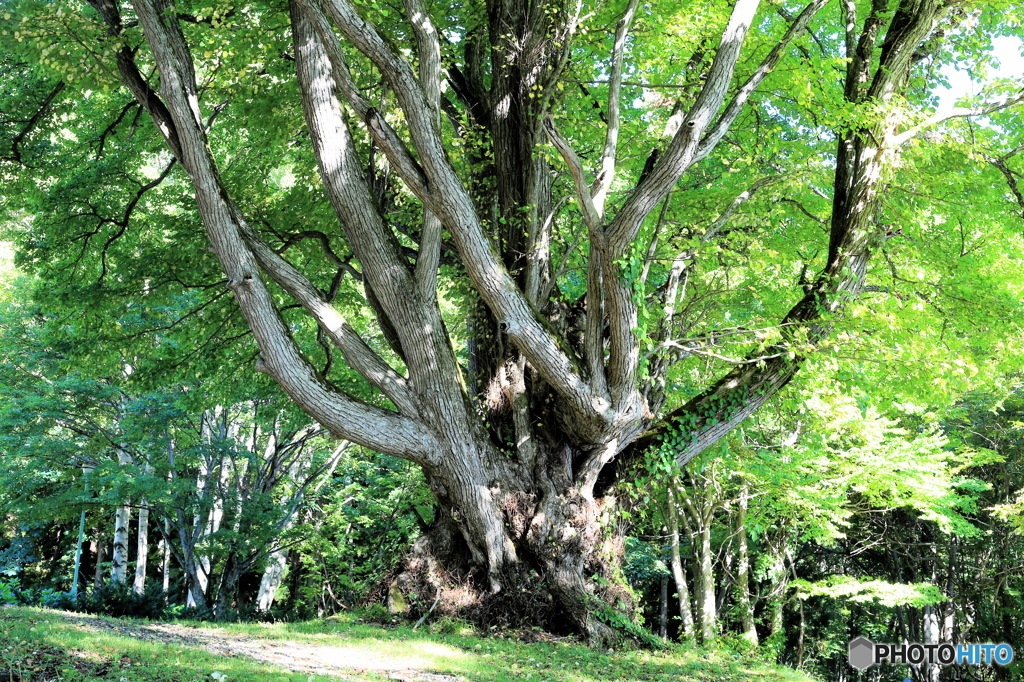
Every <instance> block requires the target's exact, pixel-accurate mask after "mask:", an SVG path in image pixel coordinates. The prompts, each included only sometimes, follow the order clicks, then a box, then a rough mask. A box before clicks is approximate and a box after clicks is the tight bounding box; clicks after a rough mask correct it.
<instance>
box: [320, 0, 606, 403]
mask: <svg viewBox="0 0 1024 682" xmlns="http://www.w3.org/2000/svg"><path fill="white" fill-rule="evenodd" d="M322 2H323V5H324V6H325V9H326V10H327V13H328V14H330V16H331V18H332V19H333V20H334V23H335V25H336V26H337V28H338V30H339V31H340V32H341V33H342V34H343V35H344V36H345V38H346V39H347V40H348V41H349V43H351V44H352V45H353V46H354V47H355V48H356V49H358V50H359V51H360V52H362V53H363V54H364V55H366V56H367V57H368V58H369V59H370V60H371V61H372V62H373V63H374V65H375V66H376V67H377V68H378V69H379V70H380V71H381V73H382V74H383V76H384V78H385V79H386V80H387V82H388V85H389V86H390V87H391V89H392V90H393V91H394V93H395V95H396V97H397V99H398V102H399V106H400V107H401V108H402V111H403V112H404V113H405V116H406V121H407V123H408V126H409V133H410V136H411V138H412V141H413V144H414V146H415V148H416V151H417V155H418V158H419V161H420V164H421V165H422V166H423V169H424V172H425V174H426V177H427V181H428V183H429V187H430V196H428V197H423V198H421V199H423V201H424V203H425V204H426V205H427V207H428V208H429V209H430V210H431V211H432V212H433V213H434V214H435V215H436V216H438V217H439V218H440V219H441V222H442V224H443V225H444V226H445V227H446V228H447V229H448V231H449V232H450V233H451V235H452V239H453V241H454V243H455V247H456V250H457V251H458V252H459V255H460V256H461V257H462V261H463V264H464V265H465V267H466V271H467V274H468V275H469V277H470V279H471V281H472V282H473V285H474V287H475V288H476V289H477V291H478V292H479V293H480V295H481V297H482V298H483V299H484V301H485V302H486V303H487V305H488V306H489V307H490V309H491V311H492V312H493V314H494V316H495V317H496V318H497V319H498V320H499V321H500V325H501V330H502V332H504V333H505V334H507V335H508V337H509V338H510V339H511V340H512V341H513V342H514V343H515V344H516V346H517V347H518V348H519V350H520V351H521V352H522V353H523V354H524V355H526V357H527V359H528V360H529V362H530V364H531V365H532V366H533V367H534V368H535V369H536V370H537V371H538V372H540V374H541V375H542V376H543V377H544V378H545V379H546V380H547V381H548V382H549V383H550V384H551V386H552V387H553V388H554V389H555V390H556V391H557V392H558V393H559V395H561V396H562V397H563V398H564V399H565V400H566V401H567V403H568V404H569V405H571V406H572V408H573V410H574V411H576V412H577V413H578V414H580V415H583V416H585V417H591V418H592V417H595V416H598V415H605V414H607V413H608V410H609V408H610V406H609V405H607V403H606V401H603V399H602V398H599V397H594V396H592V391H591V389H590V387H589V386H588V385H587V383H586V382H585V381H584V380H583V378H582V377H581V376H580V374H579V371H578V370H577V368H576V367H575V366H574V365H573V361H572V359H571V358H570V356H569V355H568V354H567V353H566V352H565V351H563V350H562V348H561V346H560V344H559V342H558V340H557V339H556V338H555V337H554V335H553V334H552V333H551V332H550V331H548V329H547V328H546V327H545V326H544V325H543V324H542V323H541V321H540V320H539V319H538V316H537V313H536V311H535V310H534V309H533V308H532V306H530V304H529V302H528V301H527V300H526V297H525V296H524V295H523V293H522V292H521V291H520V290H519V288H518V287H517V286H516V284H515V282H514V281H513V279H512V278H511V276H510V275H509V273H508V271H507V270H506V269H505V266H504V265H503V264H502V262H501V260H500V259H499V258H498V256H497V254H496V253H495V252H494V249H493V247H492V245H491V242H490V240H489V239H488V237H487V236H486V234H485V233H484V230H483V226H482V224H481V222H480V219H479V217H478V216H477V214H476V210H475V207H474V205H473V201H472V200H471V198H470V196H469V193H468V192H467V190H466V188H465V187H464V186H463V184H462V182H461V180H460V178H459V177H458V174H457V173H456V172H455V169H454V168H453V167H452V165H451V163H450V161H449V159H448V155H447V153H446V151H445V149H444V146H443V144H442V141H441V134H440V129H439V128H438V126H437V122H436V116H435V110H433V109H431V108H430V107H429V105H428V104H427V101H426V99H425V95H424V93H423V89H422V88H421V87H420V84H419V82H418V81H417V79H416V77H415V76H414V75H413V73H412V70H411V68H410V67H409V65H408V63H406V61H405V60H404V59H403V58H402V57H401V55H399V54H397V53H396V52H395V51H394V50H393V49H392V47H391V46H390V45H389V44H388V43H387V42H386V41H385V40H384V39H383V38H382V37H381V36H380V35H379V34H378V33H377V31H376V29H375V28H374V27H373V26H371V25H370V24H369V23H367V22H366V21H365V20H364V19H363V18H362V17H361V16H360V15H359V14H358V12H357V11H356V10H355V7H353V5H352V4H351V3H350V2H349V1H348V0H322Z"/></svg>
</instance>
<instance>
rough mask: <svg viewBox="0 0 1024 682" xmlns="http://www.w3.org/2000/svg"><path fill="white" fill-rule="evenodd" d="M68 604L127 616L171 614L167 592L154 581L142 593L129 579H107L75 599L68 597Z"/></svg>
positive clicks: (149, 616) (103, 612)
mask: <svg viewBox="0 0 1024 682" xmlns="http://www.w3.org/2000/svg"><path fill="white" fill-rule="evenodd" d="M68 602H69V604H68V605H67V606H65V608H67V609H69V610H71V611H81V612H83V613H93V614H98V615H104V616H115V617H121V616H128V617H131V618H149V619H154V620H155V619H161V618H166V617H167V616H168V615H170V614H169V609H168V607H167V594H166V593H165V592H164V591H163V589H162V588H161V587H159V586H158V585H151V586H150V587H148V588H146V590H145V591H144V592H143V593H142V594H136V593H135V589H134V588H133V587H132V586H131V585H130V584H129V583H127V582H124V583H104V584H103V585H100V586H99V587H97V588H94V589H92V590H90V591H89V592H86V593H84V594H79V595H78V599H77V600H75V601H71V600H70V599H69V600H68Z"/></svg>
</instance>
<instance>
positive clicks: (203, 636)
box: [61, 612, 466, 682]
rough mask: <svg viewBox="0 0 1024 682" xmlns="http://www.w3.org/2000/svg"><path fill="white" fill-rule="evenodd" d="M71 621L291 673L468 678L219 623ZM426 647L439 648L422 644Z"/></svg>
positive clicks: (440, 681) (409, 680)
mask: <svg viewBox="0 0 1024 682" xmlns="http://www.w3.org/2000/svg"><path fill="white" fill-rule="evenodd" d="M61 615H62V616H63V617H64V618H65V619H66V620H67V621H68V622H69V623H72V624H74V625H76V626H77V627H80V628H83V629H86V630H90V631H93V632H97V631H106V632H116V633H117V634H119V635H123V636H125V637H131V638H132V639H141V640H146V641H152V642H161V643H163V644H176V645H184V646H193V647H202V648H204V649H206V650H207V651H209V652H210V653H212V654H215V655H217V656H230V657H237V656H244V657H246V658H250V659H252V660H254V661H259V662H260V663H265V664H268V665H273V666H276V667H279V668H284V669H286V670H291V671H293V672H299V673H307V674H316V675H331V676H334V677H341V678H351V677H353V676H354V675H357V674H359V673H371V672H372V673H376V674H378V675H384V676H386V677H388V678H390V679H393V680H402V681H403V682H421V681H422V682H466V681H465V678H460V677H456V676H453V675H447V674H441V673H432V672H429V671H427V670H424V669H423V668H425V667H429V666H430V661H429V659H427V658H424V657H419V656H416V655H411V656H402V657H394V656H383V655H379V654H375V653H373V652H372V651H368V650H367V649H366V647H365V646H327V645H313V644H309V643H308V642H294V641H287V640H279V639H260V638H258V637H252V636H249V635H239V634H234V633H230V632H226V631H225V630H223V629H221V628H196V627H188V626H185V625H179V624H176V623H133V622H125V621H109V620H103V619H100V618H92V617H89V616H86V615H83V614H80V613H71V612H64V613H62V614H61ZM423 644H424V646H425V647H428V649H427V650H426V651H427V653H434V654H438V653H446V652H442V651H434V652H430V651H429V647H430V646H435V647H438V648H440V647H442V646H443V645H431V643H429V642H424V643H423Z"/></svg>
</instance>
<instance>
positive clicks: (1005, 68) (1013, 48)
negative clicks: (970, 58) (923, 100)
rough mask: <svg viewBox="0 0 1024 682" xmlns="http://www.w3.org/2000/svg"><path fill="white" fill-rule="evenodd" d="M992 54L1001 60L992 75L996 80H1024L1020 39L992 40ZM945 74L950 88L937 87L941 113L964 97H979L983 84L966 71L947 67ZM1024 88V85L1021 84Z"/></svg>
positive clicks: (1004, 37)
mask: <svg viewBox="0 0 1024 682" xmlns="http://www.w3.org/2000/svg"><path fill="white" fill-rule="evenodd" d="M992 52H993V54H994V55H995V56H996V58H997V59H998V60H999V68H998V69H995V70H994V71H993V73H992V74H991V75H992V76H993V77H995V78H1016V79H1018V80H1021V79H1024V43H1022V42H1021V40H1020V38H1015V37H1009V36H1002V37H997V38H994V39H993V40H992ZM943 74H944V75H945V76H946V78H947V79H949V87H948V88H945V87H942V86H937V87H936V92H937V93H938V95H939V111H943V110H945V109H952V108H953V107H954V106H955V104H956V101H957V100H958V99H959V98H961V97H964V96H972V95H977V94H978V93H979V92H980V91H981V85H982V84H981V83H979V82H977V81H973V80H972V79H971V74H970V72H968V71H967V70H966V69H960V70H959V71H958V70H957V69H955V68H954V67H953V66H947V67H945V69H944V70H943ZM1021 85H1022V86H1024V83H1022V84H1021Z"/></svg>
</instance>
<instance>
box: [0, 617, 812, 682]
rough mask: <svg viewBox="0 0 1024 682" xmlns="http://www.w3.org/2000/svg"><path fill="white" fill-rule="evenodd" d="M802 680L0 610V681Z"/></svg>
mask: <svg viewBox="0 0 1024 682" xmlns="http://www.w3.org/2000/svg"><path fill="white" fill-rule="evenodd" d="M339 678H341V679H346V680H355V681H359V680H365V681H367V682H383V681H384V680H389V679H390V680H404V681H407V682H412V681H423V682H461V681H464V680H470V681H472V682H477V681H479V682H511V681H512V680H516V681H519V680H526V681H536V682H548V681H550V682H600V681H604V680H644V681H649V682H668V681H669V680H671V681H672V682H677V681H679V680H688V681H694V682H704V681H707V682H710V681H711V680H715V681H716V682H717V681H720V680H726V681H728V680H756V681H758V682H813V678H811V677H809V676H807V675H805V674H803V673H801V672H799V671H794V670H791V669H788V668H784V667H779V666H773V665H768V664H766V663H764V662H762V661H758V660H757V659H755V658H751V657H750V656H746V655H743V654H741V653H738V652H736V651H733V650H732V649H730V648H728V647H724V646H720V647H716V648H711V649H703V648H697V647H693V646H686V645H678V646H672V647H669V648H667V649H666V650H664V651H616V652H612V651H598V650H594V649H590V648H587V647H584V646H581V645H579V644H578V643H576V642H573V641H571V640H569V639H560V638H554V637H551V636H549V635H546V634H544V633H539V632H534V631H525V632H523V631H520V632H517V633H514V634H509V635H506V636H497V635H491V636H485V637H482V636H479V634H478V633H474V632H473V631H472V630H471V629H469V628H467V627H464V626H463V625H461V624H460V623H458V622H454V621H441V622H438V623H434V624H430V625H428V626H425V627H424V628H421V629H419V630H416V631H414V630H413V629H412V628H411V627H410V626H408V625H397V624H396V625H394V626H391V627H388V626H381V625H378V624H370V623H365V622H361V621H360V620H359V618H357V617H356V616H343V617H336V618H331V619H326V620H319V621H311V622H305V623H278V624H273V625H270V624H258V623H255V624H252V623H251V624H230V625H212V624H209V623H183V622H178V623H159V622H150V621H138V620H128V619H114V618H99V617H93V616H85V615H83V614H75V613H67V612H60V611H52V610H46V609H35V608H11V607H7V608H3V609H0V682H56V681H57V680H60V681H61V682H97V681H100V680H103V681H105V682H106V681H112V682H198V681H200V680H203V681H213V682H257V681H258V682H292V681H295V682H326V681H327V680H332V679H339Z"/></svg>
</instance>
